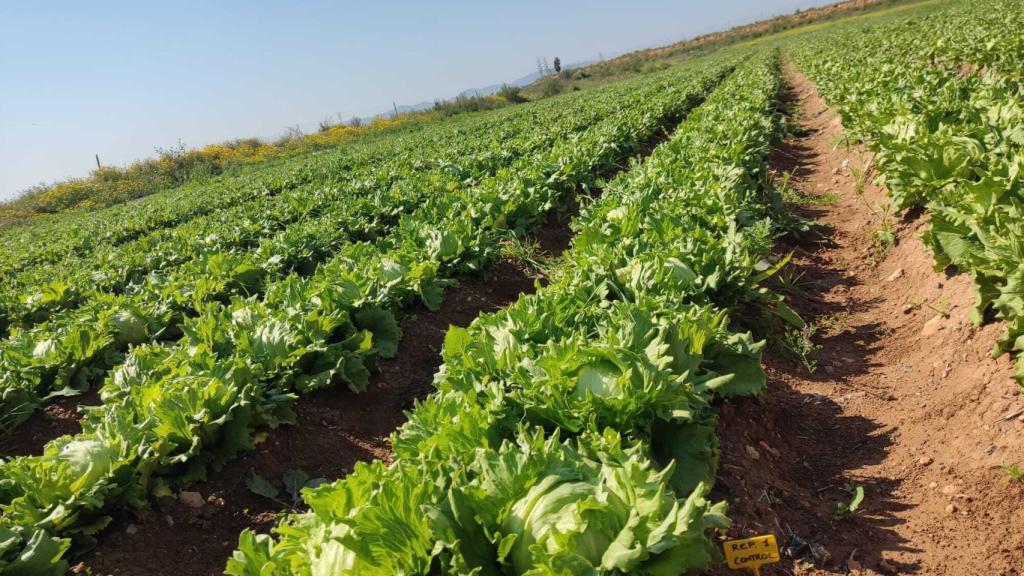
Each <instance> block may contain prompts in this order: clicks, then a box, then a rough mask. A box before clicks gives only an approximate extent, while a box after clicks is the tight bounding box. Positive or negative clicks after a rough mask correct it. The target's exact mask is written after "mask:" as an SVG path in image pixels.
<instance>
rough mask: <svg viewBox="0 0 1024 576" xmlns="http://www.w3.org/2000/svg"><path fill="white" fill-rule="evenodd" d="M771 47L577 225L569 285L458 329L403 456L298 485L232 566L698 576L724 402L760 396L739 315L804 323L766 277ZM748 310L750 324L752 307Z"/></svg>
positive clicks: (271, 570) (263, 570) (399, 447)
mask: <svg viewBox="0 0 1024 576" xmlns="http://www.w3.org/2000/svg"><path fill="white" fill-rule="evenodd" d="M778 90H779V77H778V70H777V59H776V58H775V57H774V56H771V55H761V56H757V57H754V58H752V59H751V60H749V61H747V62H746V63H744V64H743V65H741V66H740V68H739V69H738V70H737V71H736V72H735V73H734V74H733V75H731V76H730V77H729V78H728V79H726V80H725V82H723V84H722V85H721V86H720V87H719V88H718V89H716V91H715V92H714V93H712V95H711V96H710V97H709V98H708V100H707V101H705V102H704V103H703V104H702V105H701V106H700V107H698V108H697V109H695V110H694V111H693V112H692V113H691V114H690V115H689V116H688V117H687V119H686V120H685V122H683V123H682V124H681V125H680V126H679V128H678V129H677V131H676V132H675V133H674V134H673V135H672V137H671V138H670V139H669V141H667V142H666V143H664V144H662V145H661V146H659V147H658V148H656V149H655V150H654V152H653V153H652V155H651V156H650V158H649V159H648V160H647V161H646V162H645V163H643V164H641V165H635V166H633V168H632V169H631V170H629V171H628V172H625V173H623V174H622V175H620V177H618V178H617V179H615V180H614V181H613V182H611V183H610V184H609V185H608V186H607V187H606V188H605V191H604V194H603V195H602V197H601V198H600V199H599V200H598V201H596V202H594V203H593V204H591V205H589V206H588V207H587V208H586V209H585V210H584V211H583V213H582V215H581V216H580V217H579V218H578V219H577V221H576V222H575V223H574V228H575V231H576V232H577V235H576V237H575V239H574V241H573V245H572V247H571V248H570V250H569V251H568V252H567V253H566V255H565V256H564V259H563V262H562V265H561V267H560V268H559V269H558V270H559V272H558V274H557V275H556V278H557V279H556V280H555V281H554V282H553V283H552V284H550V285H548V286H546V287H543V288H541V289H539V290H538V291H537V292H536V293H535V294H533V295H529V296H524V297H522V298H521V299H520V300H518V301H517V302H515V303H514V304H513V305H511V306H510V307H508V308H507V309H504V310H502V311H499V312H496V313H491V314H486V315H483V316H481V317H479V318H478V319H477V320H475V321H474V322H473V323H472V324H471V325H470V326H469V327H468V328H466V329H463V328H456V327H452V328H450V329H449V330H448V332H447V335H446V337H445V343H444V348H443V353H442V354H443V360H444V364H443V366H442V368H441V369H440V371H439V372H438V373H437V375H436V377H435V383H436V385H437V390H436V391H435V392H434V393H433V394H432V395H431V396H429V397H428V398H427V399H426V400H425V401H423V402H421V403H418V404H417V405H416V406H415V408H414V409H413V410H412V411H411V412H410V413H409V414H408V422H407V423H406V424H405V425H403V426H402V427H401V428H400V429H399V430H398V431H397V432H396V433H395V434H394V435H393V436H392V438H391V442H392V446H393V449H394V461H393V462H392V463H391V464H385V463H383V462H380V461H375V462H372V463H363V464H359V465H357V467H356V469H355V471H354V472H353V473H352V474H350V475H349V476H348V477H346V478H344V479H342V480H339V481H336V482H334V483H330V484H325V485H321V486H318V487H316V488H311V489H306V490H305V491H304V497H305V501H306V503H307V504H308V505H309V507H310V511H309V512H306V513H301V514H293V515H290V516H287V517H285V518H284V519H283V520H282V522H281V523H280V525H279V526H278V527H277V528H276V529H275V530H274V534H272V535H267V534H256V533H253V532H248V531H247V532H245V533H243V534H242V536H241V537H240V540H239V547H238V549H237V550H236V551H235V553H234V555H233V557H232V558H231V559H230V561H229V562H228V564H227V572H228V573H229V574H232V575H235V576H274V575H282V576H283V575H303V576H321V575H328V574H329V575H335V576H340V575H345V574H360V575H370V576H372V575H376V574H379V575H385V574H386V575H393V574H476V575H481V576H482V575H489V574H490V575H498V574H522V575H534V576H539V575H565V576H569V575H579V574H644V575H665V576H670V575H671V576H678V575H680V574H689V573H697V572H699V571H700V570H702V569H704V568H706V567H707V566H708V565H709V563H710V562H712V560H713V559H714V558H715V556H716V548H717V545H716V541H715V540H714V539H713V529H717V528H723V527H725V526H727V524H728V519H727V518H726V516H725V505H724V503H712V502H710V501H708V499H707V495H708V491H709V489H710V486H711V485H712V483H713V482H714V479H715V475H716V464H717V456H716V452H717V448H716V436H715V430H714V426H715V421H716V416H715V411H714V409H713V408H712V405H711V403H712V401H713V400H714V399H715V398H716V397H729V396H737V395H753V394H759V393H760V392H761V391H762V390H763V389H764V385H765V375H764V372H763V370H762V368H761V364H760V354H761V349H762V347H763V341H757V340H756V339H755V338H754V336H752V334H751V333H749V332H744V331H742V329H740V328H737V326H736V325H735V323H734V321H733V320H731V319H730V317H731V316H741V315H746V316H748V317H751V318H760V319H762V320H764V319H767V320H769V321H772V322H780V323H781V322H784V321H789V322H793V323H796V324H799V323H800V321H799V318H796V317H795V315H794V314H793V313H792V312H791V311H789V310H788V309H787V308H786V307H785V305H784V304H782V303H781V301H780V300H779V299H778V298H777V297H775V296H774V295H772V294H771V293H770V292H769V291H767V290H766V289H764V288H762V287H760V286H759V285H760V283H761V282H762V281H763V280H764V279H766V278H767V277H768V276H769V275H771V274H772V272H773V271H774V270H775V269H776V268H777V265H771V264H769V254H770V251H771V247H772V243H773V240H774V238H775V237H776V235H777V234H779V233H780V232H781V230H782V229H783V228H785V227H786V224H784V222H786V220H785V219H782V220H779V219H777V218H776V216H778V215H779V208H780V206H779V203H778V200H777V197H776V196H775V195H774V194H773V192H772V191H771V190H770V189H767V188H766V187H765V186H764V185H765V182H766V181H767V178H766V162H767V157H768V153H769V150H770V145H771V142H772V140H773V139H774V138H775V137H776V136H777V133H778V130H779V127H780V126H779V122H778V120H777V118H776V114H775V106H776V101H777V93H778ZM741 312H742V314H739V313H741Z"/></svg>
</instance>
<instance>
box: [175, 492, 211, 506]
mask: <svg viewBox="0 0 1024 576" xmlns="http://www.w3.org/2000/svg"><path fill="white" fill-rule="evenodd" d="M178 500H180V501H181V503H182V504H184V505H185V506H188V507H189V508H202V507H203V506H205V505H206V500H203V495H202V494H200V493H199V492H190V491H188V490H183V491H181V492H179V493H178Z"/></svg>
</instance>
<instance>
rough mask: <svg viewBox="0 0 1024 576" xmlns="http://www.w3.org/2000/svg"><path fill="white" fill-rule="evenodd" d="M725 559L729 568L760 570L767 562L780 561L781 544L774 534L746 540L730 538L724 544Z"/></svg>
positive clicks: (755, 571)
mask: <svg viewBox="0 0 1024 576" xmlns="http://www.w3.org/2000/svg"><path fill="white" fill-rule="evenodd" d="M723 548H724V549H725V561H726V563H727V564H728V565H729V568H733V569H747V570H753V571H754V573H757V572H758V568H760V567H761V566H763V565H765V564H773V563H775V562H778V561H779V559H780V558H779V544H778V543H777V542H776V541H775V535H774V534H766V535H764V536H756V537H754V538H747V539H745V540H729V541H727V542H726V543H725V544H723Z"/></svg>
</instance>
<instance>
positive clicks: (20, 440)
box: [0, 390, 100, 457]
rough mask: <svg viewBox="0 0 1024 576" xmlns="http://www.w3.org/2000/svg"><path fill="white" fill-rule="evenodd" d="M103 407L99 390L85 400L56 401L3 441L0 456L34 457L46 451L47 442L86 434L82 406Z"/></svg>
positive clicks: (91, 391)
mask: <svg viewBox="0 0 1024 576" xmlns="http://www.w3.org/2000/svg"><path fill="white" fill-rule="evenodd" d="M99 403H100V396H99V393H98V392H97V391H96V390H90V391H88V392H86V393H85V394H83V395H81V396H69V397H67V398H60V399H58V400H55V401H53V402H52V403H51V404H48V405H46V406H44V407H43V408H42V409H40V410H37V411H36V412H34V413H33V414H32V415H31V416H29V418H28V420H26V421H25V422H23V423H22V424H21V425H19V426H18V427H17V428H15V429H14V430H13V431H12V432H11V434H10V436H7V437H6V438H4V439H3V440H2V441H0V454H3V455H4V456H5V457H11V456H30V455H32V454H39V453H41V452H42V451H43V446H45V445H46V443H47V442H49V441H50V440H53V439H54V438H58V437H60V436H63V435H65V434H77V433H79V432H81V431H82V427H81V426H80V425H79V424H78V420H79V419H80V418H81V417H82V413H81V412H79V411H78V407H79V406H95V405H97V404H99Z"/></svg>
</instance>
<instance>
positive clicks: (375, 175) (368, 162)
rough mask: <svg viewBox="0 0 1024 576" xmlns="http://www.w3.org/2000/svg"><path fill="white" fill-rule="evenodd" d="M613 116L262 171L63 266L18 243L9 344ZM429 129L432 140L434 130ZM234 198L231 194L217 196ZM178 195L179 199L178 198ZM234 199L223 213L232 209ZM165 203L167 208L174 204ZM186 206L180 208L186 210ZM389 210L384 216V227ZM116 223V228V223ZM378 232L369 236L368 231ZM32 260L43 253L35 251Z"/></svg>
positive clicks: (350, 151) (576, 101) (419, 142)
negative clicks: (93, 307) (164, 279)
mask: <svg viewBox="0 0 1024 576" xmlns="http://www.w3.org/2000/svg"><path fill="white" fill-rule="evenodd" d="M608 112H609V111H608V110H605V109H601V108H596V107H594V106H591V105H588V104H587V103H586V102H584V100H583V98H581V97H580V96H574V97H573V98H571V99H570V100H569V101H566V102H559V103H556V104H547V103H542V104H536V105H530V106H524V107H523V109H522V110H519V109H515V110H511V111H510V112H506V113H502V114H501V115H500V116H501V117H500V118H494V117H491V116H488V115H476V116H472V117H466V118H465V119H460V121H459V122H458V123H456V124H455V125H454V126H446V125H444V124H434V125H427V126H423V127H422V128H421V129H420V130H418V131H415V132H411V133H409V134H405V135H404V136H403V137H399V136H397V135H396V136H395V137H394V138H393V139H391V140H390V141H380V142H373V143H371V142H363V143H361V144H360V145H358V146H357V145H351V146H347V147H343V148H341V149H339V150H337V151H335V152H334V153H333V154H322V155H319V156H317V157H314V158H312V159H304V160H302V161H296V162H295V163H294V164H296V165H295V166H282V167H278V168H275V169H273V170H271V169H263V170H260V171H256V172H255V173H253V174H248V173H247V174H246V175H244V177H243V176H239V177H237V178H233V179H230V180H227V181H224V182H221V183H220V185H218V186H207V187H206V188H205V189H203V190H204V191H203V192H202V193H200V194H197V196H198V199H197V203H198V204H199V205H200V206H202V207H203V209H204V210H209V212H206V213H201V214H200V213H196V212H194V211H193V212H187V214H189V217H188V218H183V219H179V220H173V221H169V222H168V224H170V225H169V226H167V227H162V228H156V229H145V230H146V232H145V233H143V234H141V235H140V236H138V237H134V236H121V237H110V236H109V235H107V236H106V237H104V235H98V236H97V237H89V238H93V239H94V242H95V244H94V245H93V246H91V247H90V248H89V249H88V250H84V251H83V252H82V253H80V254H76V253H74V250H70V249H68V248H67V247H66V246H65V247H64V248H63V249H61V250H59V251H57V252H55V253H56V254H58V255H60V257H59V258H53V259H51V260H50V261H48V262H40V261H37V262H32V263H26V262H25V261H24V260H23V259H21V258H19V255H20V254H23V253H26V249H25V248H23V247H19V246H18V245H17V244H16V243H14V244H12V245H11V250H10V251H7V252H5V254H4V256H5V257H6V258H8V259H9V260H10V262H9V264H10V266H11V268H10V269H9V270H8V273H7V274H5V275H3V277H2V280H0V333H2V332H3V328H4V327H5V326H8V325H9V326H13V327H15V328H18V327H21V328H24V327H31V326H32V325H34V324H36V323H39V322H42V321H45V320H47V319H49V318H50V317H51V316H52V315H53V314H54V313H56V312H60V311H62V310H68V309H73V308H75V307H77V306H79V305H81V304H82V302H83V301H85V300H88V299H89V298H90V296H91V295H93V294H96V293H107V292H112V293H122V292H126V291H130V290H131V289H132V288H133V287H134V286H135V285H137V284H138V283H140V282H142V281H144V280H145V277H146V275H147V274H149V273H151V272H153V271H155V270H161V271H162V270H167V269H168V268H171V267H174V266H177V265H180V264H181V263H184V262H189V261H191V260H194V259H196V258H200V257H203V256H206V255H210V254H215V253H218V252H223V251H239V250H248V249H252V248H253V247H254V246H255V245H256V244H258V242H259V241H260V240H263V239H266V238H267V237H269V236H272V235H273V234H274V233H275V232H277V231H279V230H281V229H284V228H287V227H288V226H289V225H291V224H292V223H294V222H296V221H299V220H302V219H306V218H308V217H310V216H311V215H313V216H315V215H318V213H319V212H321V211H323V210H325V209H330V208H334V207H336V206H337V205H338V204H339V203H340V204H347V203H352V202H355V201H359V200H360V199H361V198H362V197H364V196H367V195H373V194H380V193H381V191H389V190H393V192H392V193H393V195H395V196H400V195H401V194H406V195H408V196H409V197H410V201H409V202H406V204H407V205H415V202H414V201H413V200H414V199H416V198H418V197H422V195H423V194H425V193H427V192H428V191H433V190H438V189H439V190H446V189H447V188H448V187H449V186H459V185H464V183H471V182H473V181H476V180H479V179H481V178H483V177H486V176H489V175H492V174H493V173H494V172H495V171H496V170H497V169H499V168H502V167H507V166H508V165H509V164H510V163H511V162H513V161H514V160H516V159H518V158H520V157H521V156H523V155H526V154H531V153H536V152H538V151H542V150H545V149H547V148H550V145H551V143H552V142H554V141H556V140H557V139H559V138H562V137H564V136H567V135H568V134H571V133H574V132H577V131H579V130H582V129H583V128H584V127H585V126H587V125H589V124H591V123H593V122H595V121H597V120H599V119H600V118H602V117H603V116H604V115H606V114H607V113H608ZM428 126H429V127H432V129H428ZM222 187H223V188H232V189H233V190H232V191H231V192H230V193H226V192H225V190H223V189H220V188H222ZM181 195H182V193H181V191H176V193H175V194H174V195H173V196H171V197H172V198H178V197H179V196H181ZM226 199H228V200H234V202H232V203H230V204H225V203H224V202H225V200H226ZM166 202H167V200H166V199H162V200H161V204H162V203H166ZM151 204H153V202H151V203H150V204H146V205H144V206H140V207H138V208H137V210H135V211H134V212H132V213H130V214H125V213H124V212H126V210H127V209H120V210H117V211H111V212H110V213H109V214H105V215H106V216H107V217H108V218H113V217H114V216H115V215H116V216H117V217H118V218H119V219H120V220H121V221H123V222H125V223H126V224H125V227H126V228H129V229H132V228H138V226H139V224H138V223H139V222H140V221H145V220H146V215H147V214H149V215H151V214H152V211H151V207H150V205H151ZM188 205H190V203H189V202H187V201H184V200H182V201H180V202H178V203H172V206H174V207H175V210H177V211H181V210H182V209H183V208H182V207H183V206H188ZM393 211H394V210H389V206H388V205H382V206H381V207H380V217H387V216H388V215H389V212H393ZM114 222H118V220H114ZM367 232H368V233H371V232H372V230H368V231H367ZM65 233H68V234H70V235H71V236H72V237H77V236H79V235H81V234H82V231H81V230H80V229H79V228H78V225H77V223H76V222H75V221H73V220H72V221H70V222H68V223H67V226H66V227H65V228H63V229H62V230H61V231H60V232H57V233H55V234H53V235H52V236H51V235H48V234H45V233H43V232H42V231H35V232H34V233H33V234H32V235H31V238H33V239H35V240H36V241H40V240H44V239H47V238H48V237H50V240H51V243H50V244H48V245H47V248H50V249H52V248H55V247H58V246H59V245H60V244H62V243H61V242H60V241H59V240H57V241H54V240H53V236H55V237H56V238H57V239H60V238H62V237H64V234H65ZM27 253H28V254H31V255H32V256H33V257H34V258H37V259H38V258H45V254H46V253H47V252H46V250H40V249H38V247H35V246H32V247H30V248H29V249H28V250H27Z"/></svg>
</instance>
